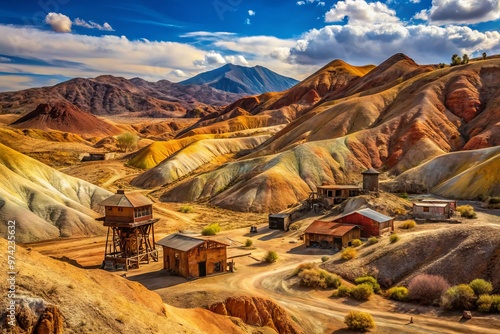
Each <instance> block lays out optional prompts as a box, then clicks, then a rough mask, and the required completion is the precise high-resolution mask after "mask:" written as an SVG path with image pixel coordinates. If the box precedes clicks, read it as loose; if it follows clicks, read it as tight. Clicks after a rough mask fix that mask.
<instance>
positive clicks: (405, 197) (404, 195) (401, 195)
mask: <svg viewBox="0 0 500 334" xmlns="http://www.w3.org/2000/svg"><path fill="white" fill-rule="evenodd" d="M399 197H401V198H404V199H408V194H407V193H401V194H399Z"/></svg>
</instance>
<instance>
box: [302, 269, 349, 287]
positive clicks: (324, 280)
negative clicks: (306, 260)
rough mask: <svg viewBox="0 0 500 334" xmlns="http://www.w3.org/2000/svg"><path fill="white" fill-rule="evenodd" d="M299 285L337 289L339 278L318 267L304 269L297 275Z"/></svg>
mask: <svg viewBox="0 0 500 334" xmlns="http://www.w3.org/2000/svg"><path fill="white" fill-rule="evenodd" d="M299 279H300V285H303V286H308V287H312V288H323V289H324V288H329V287H334V288H338V287H339V286H340V282H341V281H340V277H339V276H337V275H335V274H332V273H330V272H328V271H326V270H324V269H320V268H318V267H315V268H312V269H304V270H302V271H301V272H300V273H299Z"/></svg>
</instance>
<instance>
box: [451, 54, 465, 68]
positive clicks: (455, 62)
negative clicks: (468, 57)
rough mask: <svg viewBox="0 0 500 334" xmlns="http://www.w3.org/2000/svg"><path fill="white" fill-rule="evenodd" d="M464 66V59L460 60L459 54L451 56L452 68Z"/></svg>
mask: <svg viewBox="0 0 500 334" xmlns="http://www.w3.org/2000/svg"><path fill="white" fill-rule="evenodd" d="M460 64H462V58H460V56H459V55H457V54H454V55H453V56H451V64H450V65H451V66H456V65H460Z"/></svg>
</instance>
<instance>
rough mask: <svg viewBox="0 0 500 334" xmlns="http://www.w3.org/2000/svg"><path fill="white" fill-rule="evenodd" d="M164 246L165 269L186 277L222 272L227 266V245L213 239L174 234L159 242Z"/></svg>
mask: <svg viewBox="0 0 500 334" xmlns="http://www.w3.org/2000/svg"><path fill="white" fill-rule="evenodd" d="M157 244H158V245H160V246H162V247H163V269H165V270H169V271H170V272H172V273H174V274H177V275H181V276H183V277H186V278H193V277H204V276H207V275H212V274H216V273H222V272H225V271H226V268H227V246H229V244H226V243H224V242H221V241H216V240H213V239H204V238H195V237H191V236H187V235H183V234H179V233H176V234H172V235H169V236H167V237H165V238H163V239H161V240H160V241H158V242H157Z"/></svg>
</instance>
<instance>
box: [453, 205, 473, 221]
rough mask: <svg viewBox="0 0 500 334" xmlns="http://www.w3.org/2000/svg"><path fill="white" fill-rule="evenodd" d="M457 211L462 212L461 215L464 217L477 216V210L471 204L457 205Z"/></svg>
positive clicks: (471, 217)
mask: <svg viewBox="0 0 500 334" xmlns="http://www.w3.org/2000/svg"><path fill="white" fill-rule="evenodd" d="M457 211H458V212H460V216H461V217H463V218H468V219H474V218H477V215H476V212H475V211H474V208H473V207H472V206H471V205H460V206H457Z"/></svg>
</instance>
